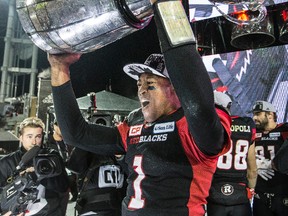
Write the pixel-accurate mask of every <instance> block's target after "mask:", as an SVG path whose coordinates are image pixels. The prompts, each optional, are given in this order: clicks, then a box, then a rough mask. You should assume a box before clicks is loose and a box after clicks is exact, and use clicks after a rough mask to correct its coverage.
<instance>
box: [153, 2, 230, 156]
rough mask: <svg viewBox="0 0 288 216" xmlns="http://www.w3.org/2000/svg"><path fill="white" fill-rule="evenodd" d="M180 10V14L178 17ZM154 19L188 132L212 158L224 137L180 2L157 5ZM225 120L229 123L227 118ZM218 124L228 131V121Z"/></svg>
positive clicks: (209, 82)
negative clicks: (186, 121) (186, 122)
mask: <svg viewBox="0 0 288 216" xmlns="http://www.w3.org/2000/svg"><path fill="white" fill-rule="evenodd" d="M181 9H182V13H181V12H180V13H179V10H181ZM174 12H175V14H177V16H175V15H174ZM181 14H182V16H181ZM171 17H172V18H171ZM154 19H155V22H156V26H157V32H158V37H159V42H160V46H161V49H162V53H163V54H164V58H165V64H166V67H167V70H168V73H169V76H170V80H171V82H172V84H173V86H174V88H175V90H176V93H177V95H178V97H179V99H180V101H181V106H182V107H183V109H184V112H185V116H186V118H187V120H188V124H189V129H190V132H191V134H192V135H193V137H194V139H195V141H196V143H197V145H198V147H199V148H200V149H201V150H202V151H203V152H205V153H206V154H209V155H215V154H217V153H219V152H220V151H221V149H222V148H223V144H224V140H225V138H227V137H225V136H226V133H225V130H224V129H223V127H222V125H221V123H220V120H219V117H218V115H217V113H216V111H215V106H214V99H213V90H212V85H211V81H210V78H209V75H208V73H207V71H206V68H205V66H204V63H203V62H202V59H201V57H200V55H199V54H198V51H197V49H196V42H195V38H194V35H193V32H192V29H191V26H190V23H189V21H188V19H187V16H186V14H185V11H184V9H183V7H182V5H181V1H178V0H176V1H174V0H170V1H169V0H168V1H167V0H166V1H157V2H156V3H154ZM219 112H221V113H222V115H226V114H225V113H224V112H222V111H219ZM226 119H229V117H228V115H226ZM222 124H223V126H224V127H225V129H226V130H229V128H230V122H229V120H227V121H226V120H225V118H224V121H222Z"/></svg>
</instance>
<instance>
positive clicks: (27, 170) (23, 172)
mask: <svg viewBox="0 0 288 216" xmlns="http://www.w3.org/2000/svg"><path fill="white" fill-rule="evenodd" d="M29 172H35V168H34V167H28V168H27V169H25V170H23V171H22V172H20V173H19V174H20V176H23V175H24V174H25V173H29Z"/></svg>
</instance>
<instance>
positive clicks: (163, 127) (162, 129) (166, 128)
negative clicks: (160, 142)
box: [153, 122, 175, 133]
mask: <svg viewBox="0 0 288 216" xmlns="http://www.w3.org/2000/svg"><path fill="white" fill-rule="evenodd" d="M174 129H175V122H166V123H161V124H155V126H154V129H153V133H167V132H172V131H174Z"/></svg>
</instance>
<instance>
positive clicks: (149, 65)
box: [123, 54, 169, 80]
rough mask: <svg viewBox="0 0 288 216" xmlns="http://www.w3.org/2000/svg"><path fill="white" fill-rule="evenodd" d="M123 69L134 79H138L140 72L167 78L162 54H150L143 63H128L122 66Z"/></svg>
mask: <svg viewBox="0 0 288 216" xmlns="http://www.w3.org/2000/svg"><path fill="white" fill-rule="evenodd" d="M123 70H124V72H125V73H126V74H127V75H128V76H130V77H132V78H133V79H135V80H138V79H139V77H140V75H141V74H142V73H151V74H155V75H157V76H161V77H164V78H167V79H169V75H168V72H167V70H166V66H165V62H164V56H163V55H162V54H151V55H150V56H149V57H148V58H147V59H146V61H145V62H144V64H138V63H135V64H128V65H125V66H124V67H123Z"/></svg>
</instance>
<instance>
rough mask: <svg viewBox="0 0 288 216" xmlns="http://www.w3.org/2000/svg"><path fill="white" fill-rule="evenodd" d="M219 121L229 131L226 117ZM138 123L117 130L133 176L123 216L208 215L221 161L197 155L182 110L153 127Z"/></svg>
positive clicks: (220, 113) (119, 127) (196, 149)
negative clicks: (205, 211) (216, 170)
mask: <svg viewBox="0 0 288 216" xmlns="http://www.w3.org/2000/svg"><path fill="white" fill-rule="evenodd" d="M218 115H219V117H220V119H221V121H222V123H223V126H224V127H226V130H229V124H228V122H229V121H227V120H228V119H226V117H227V114H226V113H225V114H224V112H223V111H220V110H219V111H218ZM134 116H135V115H134ZM225 116H226V117H225ZM134 122H136V124H132V125H127V124H121V125H119V126H118V129H119V131H120V133H121V137H122V139H123V140H126V142H125V144H126V146H125V148H126V151H127V154H126V157H125V160H126V162H127V164H128V167H129V173H130V175H129V177H128V189H127V196H126V198H125V199H124V202H123V208H122V215H125V216H129V215H139V216H140V215H165V216H166V215H190V216H195V215H204V208H203V207H204V204H205V203H206V200H205V199H206V197H207V196H208V191H209V187H210V184H211V183H210V182H211V179H212V176H213V173H214V172H215V169H216V164H217V157H216V156H207V155H205V154H203V153H201V152H199V151H198V147H197V145H196V144H195V142H194V140H193V138H192V137H191V134H190V133H189V129H188V124H187V121H186V119H185V117H184V112H183V109H179V110H177V111H176V112H174V113H172V114H171V115H169V116H166V117H164V118H161V119H159V120H158V121H156V122H155V123H154V124H153V125H151V126H147V125H145V124H143V123H142V124H137V122H138V121H137V120H136V121H134ZM225 122H226V123H225ZM228 146H229V145H228ZM227 150H228V149H226V150H225V151H227ZM158 182H159V183H158ZM160 182H161V183H160Z"/></svg>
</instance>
